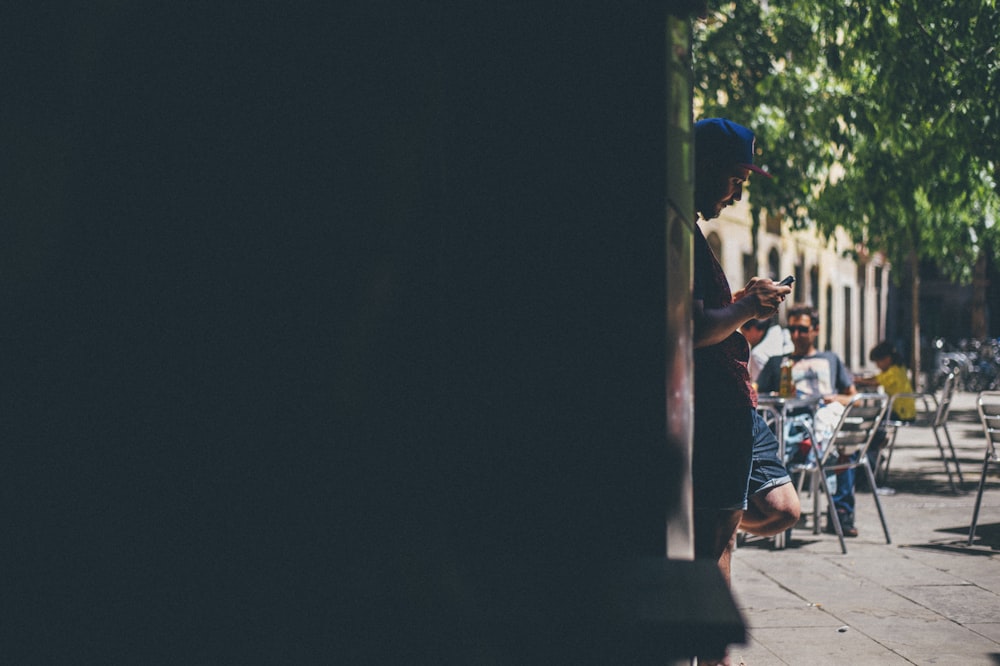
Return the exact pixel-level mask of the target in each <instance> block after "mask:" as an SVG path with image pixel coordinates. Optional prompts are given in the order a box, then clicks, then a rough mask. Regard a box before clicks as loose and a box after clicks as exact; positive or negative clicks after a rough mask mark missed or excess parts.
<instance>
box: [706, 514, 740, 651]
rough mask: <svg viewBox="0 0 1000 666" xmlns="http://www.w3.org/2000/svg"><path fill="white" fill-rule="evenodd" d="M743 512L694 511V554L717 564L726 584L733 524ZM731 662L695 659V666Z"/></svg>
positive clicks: (734, 530) (734, 536)
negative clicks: (696, 662) (697, 665)
mask: <svg viewBox="0 0 1000 666" xmlns="http://www.w3.org/2000/svg"><path fill="white" fill-rule="evenodd" d="M742 516H743V511H740V510H735V511H699V510H697V509H696V510H695V512H694V556H695V559H699V560H712V561H714V562H716V563H717V564H718V566H719V571H721V572H722V578H723V579H724V580H725V581H726V585H727V586H729V585H730V581H731V579H732V576H731V575H730V572H731V571H732V561H733V548H734V547H735V545H736V527H737V526H738V525H739V524H740V518H741V517H742ZM730 663H731V662H730V661H729V656H728V655H727V656H726V657H724V658H723V659H722V660H720V661H712V660H704V659H701V658H699V659H698V664H699V666H713V665H715V664H722V665H723V666H728V665H729V664H730Z"/></svg>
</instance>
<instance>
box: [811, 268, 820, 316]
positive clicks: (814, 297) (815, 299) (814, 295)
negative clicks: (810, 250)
mask: <svg viewBox="0 0 1000 666" xmlns="http://www.w3.org/2000/svg"><path fill="white" fill-rule="evenodd" d="M809 303H810V304H811V305H812V306H813V307H814V308H818V307H819V268H818V267H816V266H813V267H812V268H810V269H809Z"/></svg>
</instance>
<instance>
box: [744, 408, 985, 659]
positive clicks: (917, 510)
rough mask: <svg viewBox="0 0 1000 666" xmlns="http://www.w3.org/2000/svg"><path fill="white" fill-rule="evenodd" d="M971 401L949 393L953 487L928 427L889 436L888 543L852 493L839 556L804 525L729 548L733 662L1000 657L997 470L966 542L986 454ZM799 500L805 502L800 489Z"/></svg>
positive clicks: (865, 504)
mask: <svg viewBox="0 0 1000 666" xmlns="http://www.w3.org/2000/svg"><path fill="white" fill-rule="evenodd" d="M976 398H977V396H976V394H972V393H958V394H956V396H955V399H954V401H953V403H952V410H951V415H950V418H949V420H948V430H949V432H950V433H951V437H952V441H953V443H954V445H955V449H956V453H957V455H958V459H959V463H960V464H961V468H962V473H963V476H964V478H965V483H964V484H962V491H963V492H962V493H961V494H958V495H956V494H954V493H952V492H951V490H950V488H949V486H948V480H947V476H946V475H945V471H944V465H943V464H942V462H941V459H940V457H939V454H938V449H937V446H936V444H935V441H934V435H933V433H932V432H931V430H930V429H923V428H921V429H908V430H906V431H903V432H901V433H900V435H899V437H898V438H897V440H896V445H895V446H896V449H895V452H894V454H893V457H892V465H891V469H890V474H889V479H888V481H887V483H886V484H885V485H886V486H888V487H889V488H892V489H893V490H895V492H894V493H893V494H883V495H880V499H881V501H882V506H883V509H884V511H885V514H886V519H887V522H888V524H889V533H890V536H891V538H892V543H891V544H887V543H886V541H885V535H884V534H883V532H882V527H881V525H880V523H879V518H878V513H877V511H876V508H875V504H874V502H873V500H872V494H871V493H870V492H868V491H860V490H859V492H858V493H857V520H856V526H857V527H858V529H859V530H860V535H859V536H858V537H857V538H850V539H847V554H846V555H844V554H842V552H841V549H840V544H839V542H838V540H837V537H836V535H833V534H825V533H820V534H813V531H812V529H811V525H810V526H809V527H805V528H796V529H795V530H793V531H792V534H791V539H790V540H789V541H788V542H787V547H786V548H785V549H782V550H775V549H773V548H772V541H771V540H769V539H757V538H749V539H747V541H746V542H744V543H742V544H741V545H740V547H739V548H738V550H737V553H736V556H735V558H734V563H733V595H734V597H735V598H736V602H737V605H738V606H739V608H740V611H741V612H742V613H743V616H744V620H745V621H746V624H747V627H748V634H749V641H748V644H747V645H743V646H739V645H736V646H732V648H731V653H732V656H733V663H734V664H739V663H740V659H741V658H742V660H743V661H744V662H745V663H746V665H747V666H767V665H769V664H791V665H794V666H801V665H803V664H809V665H810V666H815V665H822V664H836V665H837V666H843V665H844V664H948V665H951V664H963V665H967V664H984V665H996V664H1000V466H996V467H993V468H991V472H990V473H989V475H988V476H987V485H986V490H985V493H984V495H983V501H982V508H981V510H980V515H979V525H978V528H977V530H976V535H977V538H976V540H975V542H974V544H973V545H972V546H968V545H966V543H967V539H968V534H969V525H970V523H971V521H972V511H973V502H974V501H975V495H976V489H977V487H978V484H979V478H980V474H981V471H982V461H983V455H984V452H985V438H984V436H983V432H982V426H981V425H980V424H979V419H978V415H977V413H976ZM807 485H808V484H807ZM801 499H802V504H803V511H804V512H806V511H808V510H810V509H811V507H812V498H811V497H810V496H809V494H808V491H806V492H805V493H804V494H803V497H802V498H801ZM825 502H826V501H825V499H823V500H822V502H821V507H822V508H823V511H825V507H826V503H825ZM821 520H822V521H823V522H824V523H825V518H822V519H821Z"/></svg>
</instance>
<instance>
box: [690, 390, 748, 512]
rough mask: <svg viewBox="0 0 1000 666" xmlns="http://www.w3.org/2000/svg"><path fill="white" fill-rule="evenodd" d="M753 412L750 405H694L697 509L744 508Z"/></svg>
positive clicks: (694, 467)
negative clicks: (710, 406) (732, 406)
mask: <svg viewBox="0 0 1000 666" xmlns="http://www.w3.org/2000/svg"><path fill="white" fill-rule="evenodd" d="M754 414H756V411H754V410H753V409H752V408H750V407H740V408H718V407H715V406H713V407H712V408H710V409H701V410H699V409H698V408H697V406H696V407H695V419H694V450H693V452H692V457H691V476H692V479H691V480H692V485H693V489H694V508H695V509H696V510H698V509H702V510H717V511H732V510H738V509H745V508H746V506H747V486H748V484H749V482H750V468H751V466H752V464H753V455H752V454H753V437H752V434H753V432H754V429H755V428H754V420H753V416H754ZM766 427H767V426H765V428H766Z"/></svg>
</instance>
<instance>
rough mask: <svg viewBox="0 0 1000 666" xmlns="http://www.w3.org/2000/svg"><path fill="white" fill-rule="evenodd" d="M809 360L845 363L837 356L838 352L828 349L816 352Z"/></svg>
mask: <svg viewBox="0 0 1000 666" xmlns="http://www.w3.org/2000/svg"><path fill="white" fill-rule="evenodd" d="M807 358H825V359H827V360H829V361H833V362H835V363H843V361H841V360H840V357H839V356H837V352H832V351H830V350H828V349H824V350H823V351H816V352H815V353H813V354H810V355H809V356H808V357H807Z"/></svg>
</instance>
